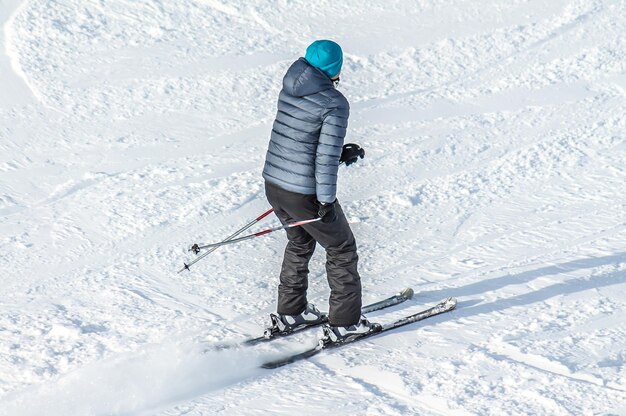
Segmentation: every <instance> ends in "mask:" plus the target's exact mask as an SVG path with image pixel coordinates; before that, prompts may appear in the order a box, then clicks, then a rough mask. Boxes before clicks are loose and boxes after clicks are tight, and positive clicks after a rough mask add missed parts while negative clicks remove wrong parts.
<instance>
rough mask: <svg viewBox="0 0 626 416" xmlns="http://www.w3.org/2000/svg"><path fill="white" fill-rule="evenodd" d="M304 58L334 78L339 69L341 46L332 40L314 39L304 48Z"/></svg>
mask: <svg viewBox="0 0 626 416" xmlns="http://www.w3.org/2000/svg"><path fill="white" fill-rule="evenodd" d="M304 59H306V60H307V62H308V63H310V64H311V65H313V66H314V67H316V68H318V69H319V70H320V71H322V72H323V73H325V74H326V75H328V78H334V77H335V76H337V74H338V73H339V71H341V65H342V64H343V52H342V51H341V46H339V45H338V44H336V43H335V42H333V41H332V40H316V41H315V42H313V43H312V44H310V45H309V47H308V48H306V55H305V56H304Z"/></svg>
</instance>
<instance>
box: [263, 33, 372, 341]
mask: <svg viewBox="0 0 626 416" xmlns="http://www.w3.org/2000/svg"><path fill="white" fill-rule="evenodd" d="M342 64H343V52H342V50H341V47H340V46H339V45H338V44H337V43H335V42H333V41H330V40H316V41H315V42H313V43H312V44H311V45H309V47H308V48H307V50H306V54H305V56H304V58H299V59H298V60H296V61H295V62H294V63H293V64H292V65H291V66H290V67H289V69H288V70H287V73H286V74H285V76H284V78H283V88H282V90H281V91H280V94H279V96H278V111H277V114H276V119H275V120H274V123H273V127H272V132H271V138H270V142H269V147H268V150H267V155H266V160H265V166H264V168H263V178H264V179H265V194H266V196H267V199H268V201H269V203H270V204H271V206H272V208H273V209H274V212H275V214H276V216H277V217H278V218H279V219H280V221H281V222H282V223H283V224H286V223H289V222H293V221H295V220H303V219H309V218H315V217H320V218H321V221H317V222H313V223H310V224H307V225H304V226H301V227H295V228H289V229H287V238H288V242H287V246H286V248H285V254H284V258H283V263H282V268H281V271H280V284H279V286H278V307H277V315H274V317H275V318H277V319H273V322H274V323H275V325H276V324H277V325H278V330H280V331H285V332H289V331H291V330H292V329H294V328H296V327H298V326H301V325H309V324H315V323H321V322H323V321H325V320H326V317H325V316H324V315H323V314H322V313H320V311H319V310H318V309H317V308H316V307H315V305H313V304H311V303H308V301H307V287H308V273H309V268H308V264H309V260H310V259H311V256H312V255H313V252H314V250H315V246H316V243H319V244H320V245H321V246H322V247H324V249H325V250H326V273H327V279H328V283H329V286H330V299H329V303H330V305H329V306H330V307H329V314H328V323H327V324H326V326H327V327H326V328H325V329H326V331H325V333H331V337H334V338H335V339H333V341H336V340H340V339H345V338H347V337H350V336H354V335H359V334H363V333H367V332H369V331H370V330H371V329H372V325H373V324H370V323H369V322H368V321H367V319H365V318H363V317H361V279H360V276H359V273H358V271H357V263H358V255H357V246H356V241H355V239H354V235H353V234H352V230H351V229H350V226H349V224H348V221H347V220H346V217H345V215H344V212H343V210H342V208H341V205H340V204H339V202H338V200H337V197H336V193H337V171H338V167H339V164H340V162H345V163H346V165H350V164H351V163H354V162H355V161H356V160H357V158H358V157H361V158H362V157H363V155H364V151H363V149H361V148H360V147H359V146H358V145H356V144H352V143H350V144H346V145H345V146H344V144H343V142H344V138H345V135H346V129H347V127H348V117H349V112H350V106H349V104H348V101H347V100H346V98H345V97H344V96H343V94H342V93H341V92H339V91H338V90H337V89H336V86H337V84H338V82H339V75H340V73H341V67H342Z"/></svg>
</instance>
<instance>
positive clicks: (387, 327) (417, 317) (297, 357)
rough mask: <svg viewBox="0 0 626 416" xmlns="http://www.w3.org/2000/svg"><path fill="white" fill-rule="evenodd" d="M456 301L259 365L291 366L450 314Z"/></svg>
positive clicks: (440, 304) (264, 366)
mask: <svg viewBox="0 0 626 416" xmlns="http://www.w3.org/2000/svg"><path fill="white" fill-rule="evenodd" d="M456 303H457V301H456V299H455V298H447V299H444V300H442V301H441V302H439V303H438V304H436V305H435V306H433V307H431V308H428V309H425V310H423V311H420V312H417V313H415V314H413V315H409V316H405V317H404V318H401V319H398V320H396V321H394V322H391V323H388V324H384V325H379V326H378V327H376V329H375V330H374V331H372V332H368V333H367V334H363V335H361V336H359V337H355V338H351V339H347V340H344V341H342V342H332V341H330V340H329V339H328V337H325V338H322V339H321V340H320V342H319V344H318V345H316V346H315V347H313V348H311V349H308V350H306V351H303V352H300V353H297V354H293V355H290V356H288V357H283V358H280V359H277V360H273V361H268V362H266V363H264V364H262V365H261V367H262V368H268V369H271V368H278V367H282V366H284V365H287V364H291V363H293V362H296V361H301V360H305V359H307V358H310V357H312V356H314V355H316V354H318V353H320V352H322V351H324V350H328V349H332V348H337V347H340V346H342V345H346V344H351V343H353V342H355V341H360V340H362V339H365V338H370V337H373V336H375V335H379V334H382V333H384V332H387V331H391V330H393V329H396V328H399V327H401V326H404V325H409V324H412V323H414V322H418V321H422V320H424V319H427V318H430V317H432V316H436V315H440V314H442V313H446V312H450V311H451V310H453V309H454V308H455V307H456Z"/></svg>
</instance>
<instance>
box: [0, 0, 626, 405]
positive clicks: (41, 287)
mask: <svg viewBox="0 0 626 416" xmlns="http://www.w3.org/2000/svg"><path fill="white" fill-rule="evenodd" d="M0 27H2V31H1V32H0V43H1V44H2V48H0V415H11V416H13V415H43V414H45V415H111V414H115V415H118V414H120V415H122V414H123V415H182V414H185V415H209V414H210V415H232V414H242V415H256V414H285V415H291V414H304V415H309V414H311V415H318V414H326V413H328V412H335V414H358V415H361V414H362V415H365V414H367V415H408V414H420V415H449V414H454V415H501V414H529V415H570V414H575V415H616V414H617V415H626V368H625V362H626V196H625V195H626V141H625V138H626V37H625V36H624V31H625V29H626V2H624V1H622V0H613V1H611V0H597V1H596V0H574V1H565V0H554V1H550V2H542V1H536V0H519V1H510V2H489V1H486V0H480V1H474V2H463V1H456V0H454V1H448V2H441V1H436V0H421V1H412V2H409V1H399V0H397V1H384V2H383V1H373V0H372V1H365V2H364V1H355V0H349V1H342V2H330V1H321V2H317V3H315V5H314V6H313V5H312V4H311V3H310V2H305V1H300V0H294V1H287V0H279V1H254V2H252V1H242V0H233V1H228V2H227V1H220V0H194V1H191V0H190V1H176V2H174V1H172V2H163V1H160V0H145V1H141V2H131V1H125V0H106V1H95V0H81V1H79V0H64V1H55V0H24V1H17V0H9V1H0ZM317 38H332V39H335V40H337V41H338V42H340V43H341V44H342V46H343V47H344V52H345V54H346V58H345V66H344V70H343V73H342V83H341V85H340V88H341V90H342V91H343V92H344V93H345V95H346V96H347V97H348V99H349V100H350V102H351V106H352V112H351V120H350V129H349V136H348V138H347V139H348V140H349V141H352V142H357V143H359V144H361V145H362V146H363V147H364V148H365V149H366V151H367V157H366V159H364V160H362V161H359V163H358V164H357V165H355V166H350V167H349V168H343V169H342V172H341V175H340V191H339V198H340V200H341V201H342V205H343V206H344V210H345V211H346V212H347V213H348V216H349V218H350V221H351V223H352V227H353V230H354V233H355V235H356V237H357V241H358V243H359V250H360V258H361V262H360V271H361V274H362V280H363V287H364V300H365V301H366V302H369V301H373V300H376V299H378V298H380V297H383V296H387V295H388V294H391V293H393V292H396V291H398V290H400V289H402V288H404V287H407V286H411V287H413V288H414V289H415V290H416V292H417V296H416V297H415V299H414V300H412V301H411V302H408V303H407V304H404V305H403V306H401V307H398V308H396V309H394V310H392V311H391V312H389V313H385V314H373V315H372V316H371V318H374V319H377V320H380V321H381V322H385V321H387V320H389V319H392V318H393V317H397V316H401V315H402V314H404V313H408V312H412V311H416V310H418V309H420V308H421V307H422V306H423V305H424V304H429V303H433V302H435V301H437V300H439V299H441V298H443V297H446V296H457V297H458V298H459V306H458V309H457V310H456V311H455V312H453V313H451V314H449V315H446V316H441V317H437V318H434V319H432V320H431V321H428V322H426V323H424V324H417V325H413V326H410V327H406V328H404V329H402V330H401V331H398V333H394V334H389V335H385V336H381V337H377V338H374V339H372V340H369V341H367V342H363V343H361V344H360V345H354V346H353V347H350V348H345V349H341V350H336V351H332V352H329V353H324V354H320V355H319V356H317V357H316V358H314V359H312V360H310V361H307V362H302V363H298V364H294V365H292V366H289V367H285V368H282V369H278V370H273V371H268V370H259V369H257V368H256V365H257V364H258V363H259V362H260V361H261V360H263V359H264V358H267V357H271V356H275V355H276V354H280V353H284V352H286V351H292V350H297V349H299V348H303V347H305V346H309V345H311V344H312V343H313V344H314V343H315V339H316V336H317V334H316V333H315V332H313V331H311V332H309V333H306V334H303V335H300V336H297V337H294V338H293V339H290V340H288V341H284V342H283V341H281V342H277V343H272V345H266V346H262V347H258V348H254V349H240V350H237V349H236V350H232V351H212V350H211V349H210V346H211V345H212V344H213V343H217V342H223V341H231V340H234V339H240V338H243V337H245V336H248V335H256V334H258V333H259V330H260V328H261V327H262V325H263V324H264V323H265V316H266V315H267V313H269V312H271V311H273V309H274V299H275V290H276V285H277V273H278V271H279V268H280V261H281V255H282V250H283V248H284V245H285V238H284V235H272V236H268V237H264V238H259V239H256V240H253V241H250V242H246V243H242V244H240V245H237V246H229V247H224V248H222V249H220V250H218V251H216V252H215V253H213V254H211V255H210V256H209V257H207V258H206V259H204V260H203V261H202V262H200V263H198V264H197V266H196V267H195V268H194V269H193V270H192V271H191V272H189V273H185V274H177V273H176V271H177V270H178V269H179V268H180V267H181V266H182V262H183V261H185V260H187V259H190V258H191V256H190V254H189V253H187V251H186V248H187V247H188V246H189V245H190V244H192V243H195V242H211V241H216V240H220V239H222V238H224V237H225V236H227V235H229V234H230V233H231V232H233V231H234V230H235V229H237V228H239V227H240V226H241V225H243V224H245V223H246V222H248V221H249V220H250V219H252V218H254V217H256V216H257V215H259V214H260V213H261V212H263V211H264V210H266V209H267V208H268V204H267V202H266V201H265V198H264V195H263V191H262V179H261V177H260V173H261V170H262V165H263V160H264V154H265V148H266V145H267V141H268V138H269V131H270V128H271V122H272V120H273V116H274V112H275V100H276V96H277V93H278V91H279V88H280V81H281V78H282V75H283V73H284V71H285V70H286V68H287V67H288V66H289V65H290V63H291V62H292V61H293V60H295V59H296V58H297V57H299V56H301V55H302V54H303V53H304V50H305V48H306V46H307V45H308V43H309V42H310V41H312V40H314V39H317ZM270 222H272V223H276V219H275V218H273V217H271V221H267V222H264V223H263V225H266V224H269V223H270ZM261 226H262V225H259V228H260V227H261ZM259 228H257V229H259ZM323 264H324V255H323V250H318V253H316V255H315V256H314V258H313V260H312V264H311V270H312V273H311V277H310V290H309V298H310V300H312V301H314V302H316V303H317V304H318V305H320V306H325V304H326V299H327V297H328V287H327V283H326V281H325V276H324V268H323ZM207 348H208V349H209V351H208V352H205V350H206V349H207Z"/></svg>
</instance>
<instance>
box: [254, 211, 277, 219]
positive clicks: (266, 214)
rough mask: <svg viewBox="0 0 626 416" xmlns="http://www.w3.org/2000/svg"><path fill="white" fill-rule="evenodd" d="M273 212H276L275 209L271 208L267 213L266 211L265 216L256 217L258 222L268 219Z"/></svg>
mask: <svg viewBox="0 0 626 416" xmlns="http://www.w3.org/2000/svg"><path fill="white" fill-rule="evenodd" d="M272 212H274V208H270V209H268V210H267V211H265V212H264V213H263V214H261V215H259V216H258V217H256V221H261V220H262V219H263V218H265V217H267V216H268V215H270V214H271V213H272Z"/></svg>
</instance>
